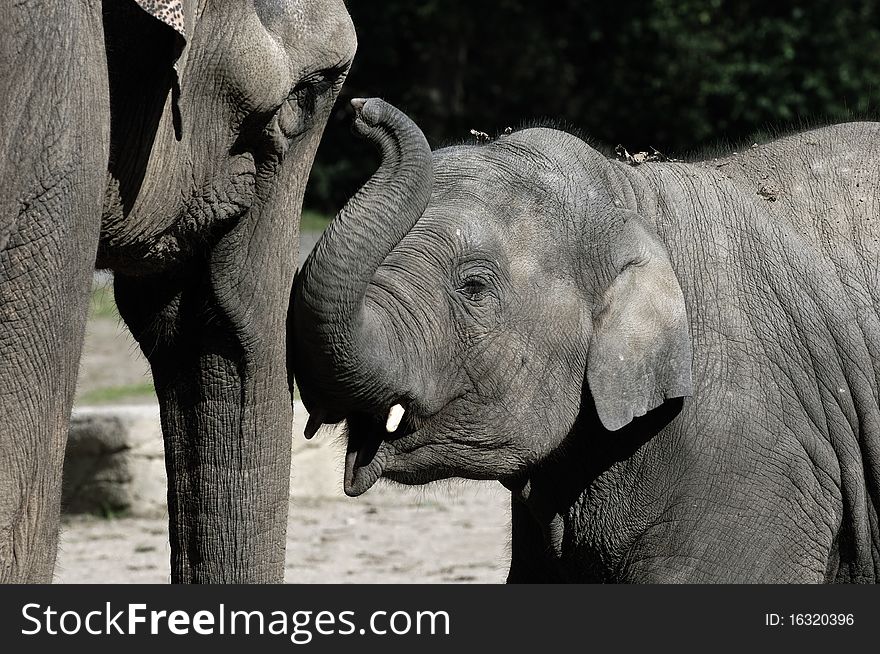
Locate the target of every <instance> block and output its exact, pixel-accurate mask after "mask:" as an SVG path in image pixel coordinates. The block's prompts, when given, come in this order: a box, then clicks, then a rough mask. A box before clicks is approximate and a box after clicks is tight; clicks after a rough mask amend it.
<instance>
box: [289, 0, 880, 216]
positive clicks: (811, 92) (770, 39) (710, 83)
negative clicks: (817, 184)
mask: <svg viewBox="0 0 880 654" xmlns="http://www.w3.org/2000/svg"><path fill="white" fill-rule="evenodd" d="M347 4H348V10H349V13H350V14H351V16H352V19H353V21H354V24H355V27H356V29H357V32H358V41H359V46H358V53H357V57H356V59H355V63H354V66H353V68H352V70H351V74H350V75H349V78H348V81H347V82H346V84H345V87H344V88H343V92H342V95H341V96H340V100H339V102H338V104H337V105H336V108H335V109H334V112H333V115H332V117H331V120H330V123H329V124H328V126H327V131H326V133H325V136H324V140H323V142H322V145H321V148H320V150H319V151H318V155H317V159H316V161H315V166H314V168H313V172H312V178H311V181H310V183H309V188H308V191H307V195H306V207H307V208H308V209H311V210H315V211H318V212H320V213H323V214H328V215H332V214H333V213H335V212H336V211H337V210H338V209H339V207H340V206H342V204H344V202H345V200H346V199H347V198H348V197H349V196H350V195H351V194H352V193H353V192H354V191H355V190H356V189H357V188H358V186H359V185H360V184H361V183H363V181H365V179H366V178H367V177H368V176H369V175H370V173H371V172H372V170H373V169H374V167H375V166H376V158H375V156H374V155H373V153H372V152H371V151H370V149H369V148H368V147H366V146H365V145H364V144H362V143H359V142H356V141H355V139H354V138H353V137H352V136H351V133H350V128H349V124H350V120H351V116H350V109H349V102H348V101H349V100H350V99H351V98H353V97H371V96H379V97H382V98H384V99H386V100H388V101H389V102H391V103H392V104H395V105H397V106H398V107H400V108H401V109H404V110H405V111H406V112H407V113H408V114H409V115H410V116H411V117H412V118H413V119H414V120H415V121H416V122H417V123H418V124H419V126H420V127H421V128H422V130H423V131H424V132H425V134H426V136H427V137H428V140H429V141H430V143H431V145H432V146H433V147H437V146H441V145H444V144H447V143H450V142H458V141H462V140H466V139H468V138H471V137H469V130H470V129H478V130H481V131H484V132H488V133H489V134H492V135H495V134H497V133H499V132H501V131H503V130H504V128H506V127H508V126H512V127H518V126H521V125H523V124H527V123H529V122H533V121H535V120H542V119H546V118H549V119H551V120H553V121H556V122H557V123H558V124H559V125H560V126H562V127H564V128H567V129H571V130H575V131H577V132H579V133H582V134H585V135H588V136H589V137H590V138H591V139H592V140H594V141H598V142H599V143H602V144H605V145H607V146H609V147H610V148H613V147H614V146H616V145H617V144H623V145H624V146H625V147H626V148H627V149H628V150H629V151H630V152H636V151H640V150H647V149H649V147H652V146H653V147H654V148H657V149H658V150H660V151H661V152H663V153H665V154H667V155H668V156H677V157H686V156H687V155H688V153H693V152H694V151H697V150H700V149H703V148H706V147H726V146H727V144H734V145H735V144H737V143H741V142H745V141H749V142H751V141H752V140H761V139H766V138H768V137H769V136H771V135H772V134H773V133H774V132H776V131H779V130H782V131H785V130H788V129H792V128H798V127H801V126H803V125H811V124H815V123H817V122H820V123H822V122H834V121H841V120H852V119H854V118H864V117H870V116H876V113H877V112H876V111H875V108H876V107H877V105H878V102H877V100H878V96H880V0H865V1H861V2H857V1H851V0H803V1H802V2H791V1H788V0H781V1H779V0H772V1H771V0H603V1H594V0H555V1H552V2H551V1H546V0H349V1H348V3H347Z"/></svg>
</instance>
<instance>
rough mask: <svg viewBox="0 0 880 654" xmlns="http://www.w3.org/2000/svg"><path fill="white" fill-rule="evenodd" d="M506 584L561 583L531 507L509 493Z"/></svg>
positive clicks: (542, 531) (560, 577) (545, 539)
mask: <svg viewBox="0 0 880 654" xmlns="http://www.w3.org/2000/svg"><path fill="white" fill-rule="evenodd" d="M510 530H511V538H510V572H509V573H508V575H507V583H509V584H552V583H561V582H562V581H563V579H562V576H561V575H560V574H559V571H558V569H557V564H556V563H555V562H554V561H553V560H552V559H551V557H550V555H549V554H548V552H547V538H546V536H545V534H544V530H543V529H542V528H541V525H540V524H539V523H538V521H537V520H535V518H534V516H533V515H532V512H531V509H529V507H527V506H526V505H525V504H524V503H523V502H522V501H521V500H518V499H517V498H516V497H515V496H514V495H513V494H511V501H510Z"/></svg>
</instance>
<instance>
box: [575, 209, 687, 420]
mask: <svg viewBox="0 0 880 654" xmlns="http://www.w3.org/2000/svg"><path fill="white" fill-rule="evenodd" d="M627 213H629V212H627ZM614 240H615V242H614V244H613V245H612V249H613V252H612V253H611V255H612V262H613V264H612V265H613V268H614V270H615V271H616V275H615V276H614V277H613V279H612V281H611V283H610V285H609V287H608V289H607V290H606V291H605V294H604V296H603V298H602V302H601V305H600V306H598V307H596V310H595V311H594V314H593V315H594V317H593V334H592V338H591V341H590V350H589V354H588V358H587V383H588V384H589V386H590V391H591V392H592V394H593V401H594V402H595V405H596V411H597V412H598V414H599V419H600V420H601V421H602V424H603V425H604V427H605V428H606V429H609V430H612V431H614V430H617V429H620V428H621V427H624V426H626V425H627V424H628V423H629V422H630V421H631V420H632V419H633V418H634V417H637V416H641V415H644V414H645V413H647V412H648V411H650V410H651V409H654V408H656V407H658V406H660V405H661V404H662V403H663V402H664V400H666V399H669V398H674V397H685V396H689V395H692V394H693V383H692V379H691V367H692V352H691V339H690V334H689V332H688V318H687V311H686V309H685V304H684V295H683V294H682V291H681V286H679V283H678V278H677V277H676V276H675V272H674V271H673V269H672V264H671V263H670V261H669V253H668V252H667V250H666V246H665V245H664V244H663V243H662V242H661V241H660V239H659V238H657V236H656V235H655V234H652V233H651V232H650V231H649V230H648V229H647V228H646V227H645V226H644V225H643V224H642V222H641V220H640V218H639V217H638V216H637V215H636V214H631V215H630V216H628V217H627V219H626V222H625V223H624V224H623V226H622V228H621V231H620V233H619V234H618V235H617V237H616V238H615V239H614Z"/></svg>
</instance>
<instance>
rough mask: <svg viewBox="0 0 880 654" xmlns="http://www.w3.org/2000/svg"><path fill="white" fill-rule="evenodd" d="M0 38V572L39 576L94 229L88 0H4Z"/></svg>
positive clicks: (95, 111)
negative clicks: (0, 68)
mask: <svg viewBox="0 0 880 654" xmlns="http://www.w3.org/2000/svg"><path fill="white" fill-rule="evenodd" d="M0 21H2V23H3V24H4V25H15V26H16V29H15V30H10V31H8V32H7V33H6V35H5V37H4V38H3V39H2V44H0V60H2V61H4V62H11V65H9V67H8V69H7V68H6V67H5V65H4V72H3V75H2V79H0V81H2V82H3V88H2V91H3V92H2V94H0V102H2V103H3V107H2V108H0V134H2V135H3V138H2V139H0V141H2V143H0V583H2V582H48V581H51V579H52V574H53V570H54V565H55V554H56V548H57V537H58V524H59V511H60V494H61V469H62V463H63V460H64V446H65V443H66V440H67V426H68V421H69V418H70V409H71V404H72V402H73V394H74V389H75V385H76V374H77V368H78V365H79V357H80V351H81V347H82V339H83V333H84V331H85V321H86V315H87V311H88V304H89V289H90V286H91V280H92V274H93V270H94V262H95V251H96V248H97V243H98V231H99V228H100V217H101V199H102V196H103V189H104V184H105V171H106V166H107V151H108V147H109V145H108V144H109V118H107V119H106V120H104V119H102V117H107V116H109V100H108V98H107V90H106V79H107V73H106V65H105V64H104V57H103V42H104V41H103V32H102V28H101V14H100V3H91V4H89V3H81V2H70V3H68V2H59V3H54V2H53V3H10V4H8V5H5V6H4V7H3V8H2V9H0Z"/></svg>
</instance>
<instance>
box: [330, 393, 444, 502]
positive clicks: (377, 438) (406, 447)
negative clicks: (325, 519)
mask: <svg viewBox="0 0 880 654" xmlns="http://www.w3.org/2000/svg"><path fill="white" fill-rule="evenodd" d="M398 406H399V405H398ZM392 411H393V410H392ZM415 413H416V412H414V411H412V410H409V411H406V413H405V415H404V411H403V409H402V408H401V409H400V414H399V416H397V417H396V418H392V417H391V416H392V415H393V413H392V414H390V415H389V418H388V420H385V419H384V418H380V417H378V416H376V415H370V414H365V413H354V414H351V415H349V416H348V417H347V418H346V424H347V430H348V443H347V447H346V452H345V469H344V474H343V491H344V492H345V494H346V495H348V496H349V497H357V496H358V495H362V494H363V493H366V492H367V491H368V490H370V488H372V487H373V486H374V485H375V484H376V482H377V481H378V480H379V478H380V477H382V476H383V473H385V471H386V468H387V467H388V466H389V465H390V464H391V463H392V460H393V459H394V457H395V455H396V454H406V453H408V452H410V451H412V450H413V449H418V447H419V446H420V445H421V444H422V443H420V441H421V440H422V436H421V433H422V432H423V431H424V428H425V427H426V422H427V421H428V420H429V418H420V417H418V416H417V415H415ZM433 417H434V416H431V418H433Z"/></svg>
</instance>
